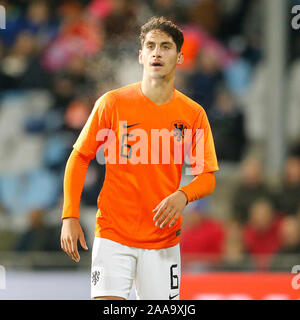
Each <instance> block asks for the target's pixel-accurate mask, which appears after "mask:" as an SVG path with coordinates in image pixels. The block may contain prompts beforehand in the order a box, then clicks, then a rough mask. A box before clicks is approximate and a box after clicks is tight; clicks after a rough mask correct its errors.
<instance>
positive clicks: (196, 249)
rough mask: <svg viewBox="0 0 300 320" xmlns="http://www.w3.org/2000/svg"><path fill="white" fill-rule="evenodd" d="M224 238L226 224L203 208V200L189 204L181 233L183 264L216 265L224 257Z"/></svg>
mask: <svg viewBox="0 0 300 320" xmlns="http://www.w3.org/2000/svg"><path fill="white" fill-rule="evenodd" d="M224 240H225V230H224V226H223V225H222V224H221V223H220V222H219V221H217V220H216V219H215V218H213V217H211V216H210V214H209V213H208V212H207V211H206V209H203V208H202V202H201V200H200V201H196V202H194V203H191V204H189V205H188V207H187V208H186V213H185V215H184V224H183V232H182V235H181V253H182V256H183V264H186V266H188V265H189V266H193V264H195V265H196V266H197V265H199V264H200V265H208V266H210V267H213V266H215V265H216V264H218V262H220V260H221V258H222V255H223V250H224Z"/></svg>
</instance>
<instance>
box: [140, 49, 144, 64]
mask: <svg viewBox="0 0 300 320" xmlns="http://www.w3.org/2000/svg"><path fill="white" fill-rule="evenodd" d="M139 63H140V64H143V52H142V50H139Z"/></svg>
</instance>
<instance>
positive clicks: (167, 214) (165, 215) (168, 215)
mask: <svg viewBox="0 0 300 320" xmlns="http://www.w3.org/2000/svg"><path fill="white" fill-rule="evenodd" d="M187 202H188V199H187V196H186V195H185V193H184V192H182V191H180V190H177V191H176V192H174V193H172V194H171V195H169V196H168V197H167V198H165V199H163V200H162V201H161V202H160V203H159V205H158V206H157V207H156V208H155V209H154V210H153V212H156V215H155V216H154V218H153V220H154V221H156V223H155V226H157V227H158V226H159V225H160V227H161V228H164V227H165V226H166V225H167V224H168V223H169V222H170V221H171V220H172V219H173V220H172V221H171V223H170V224H169V227H170V228H171V227H173V225H174V224H175V223H176V221H177V220H178V218H179V216H180V215H181V213H182V211H183V209H184V208H185V206H186V204H187Z"/></svg>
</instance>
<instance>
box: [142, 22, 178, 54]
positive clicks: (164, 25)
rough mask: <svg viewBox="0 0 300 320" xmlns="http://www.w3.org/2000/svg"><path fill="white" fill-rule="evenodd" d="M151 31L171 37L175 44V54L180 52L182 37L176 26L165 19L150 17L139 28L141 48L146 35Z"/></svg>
mask: <svg viewBox="0 0 300 320" xmlns="http://www.w3.org/2000/svg"><path fill="white" fill-rule="evenodd" d="M152 30H160V31H162V32H165V33H166V34H167V35H169V36H170V37H172V39H173V41H174V42H175V44H176V48H177V52H180V50H181V47H182V45H183V41H184V37H183V32H182V30H181V29H180V28H179V27H178V26H177V25H176V24H174V23H173V22H172V21H169V20H167V19H166V18H165V17H152V18H151V19H150V20H149V21H148V22H146V23H145V24H144V25H143V26H142V27H141V33H140V41H141V45H142V46H143V44H144V41H145V37H146V34H147V33H148V32H150V31H152Z"/></svg>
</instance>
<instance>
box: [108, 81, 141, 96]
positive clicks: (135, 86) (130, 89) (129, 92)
mask: <svg viewBox="0 0 300 320" xmlns="http://www.w3.org/2000/svg"><path fill="white" fill-rule="evenodd" d="M139 84H140V82H136V83H132V84H128V85H126V86H124V87H121V88H118V89H114V90H111V91H109V92H107V95H108V96H109V97H110V99H114V100H122V99H129V98H134V97H137V96H138V95H139Z"/></svg>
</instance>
